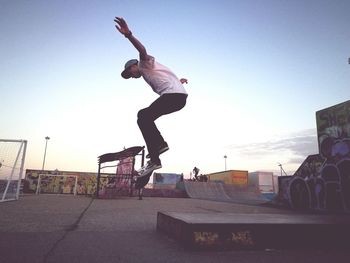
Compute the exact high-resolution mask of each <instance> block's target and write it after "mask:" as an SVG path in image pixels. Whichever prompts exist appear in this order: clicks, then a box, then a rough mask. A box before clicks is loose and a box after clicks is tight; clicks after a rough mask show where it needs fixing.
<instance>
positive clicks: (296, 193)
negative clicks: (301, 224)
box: [288, 101, 350, 212]
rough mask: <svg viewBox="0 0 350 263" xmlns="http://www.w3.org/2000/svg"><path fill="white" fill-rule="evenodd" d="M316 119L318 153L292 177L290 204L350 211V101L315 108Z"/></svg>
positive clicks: (304, 163)
mask: <svg viewBox="0 0 350 263" xmlns="http://www.w3.org/2000/svg"><path fill="white" fill-rule="evenodd" d="M316 122H317V135H318V145H319V154H315V155H310V156H308V157H307V159H306V160H305V161H304V162H303V164H302V165H301V166H300V168H299V169H298V170H297V171H296V173H295V174H294V175H293V177H291V178H290V180H289V187H288V198H289V202H290V205H291V206H292V207H293V208H297V209H317V210H328V211H345V212H350V101H346V102H344V103H341V104H337V105H335V106H333V107H330V108H326V109H323V110H320V111H318V112H316Z"/></svg>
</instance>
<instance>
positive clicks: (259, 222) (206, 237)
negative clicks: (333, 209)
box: [157, 212, 350, 250]
mask: <svg viewBox="0 0 350 263" xmlns="http://www.w3.org/2000/svg"><path fill="white" fill-rule="evenodd" d="M157 229H158V230H159V231H162V232H165V233H166V234H168V235H169V236H170V237H172V238H174V239H176V240H177V241H179V243H180V244H182V245H184V246H185V247H186V248H189V249H202V250H203V249H204V250H208V249H211V250H227V249H233V250H235V249H236V250H237V249H238V250H241V249H282V248H284V249H285V248H288V249H291V248H350V216H334V215H333V216H332V215H322V216H321V215H286V214H237V213H216V214H213V213H179V212H158V217H157Z"/></svg>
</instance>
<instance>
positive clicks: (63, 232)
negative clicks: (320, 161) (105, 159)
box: [0, 195, 350, 263]
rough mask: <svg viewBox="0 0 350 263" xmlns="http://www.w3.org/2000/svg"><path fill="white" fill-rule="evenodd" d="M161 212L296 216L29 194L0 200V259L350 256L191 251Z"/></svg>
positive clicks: (218, 205)
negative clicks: (160, 220) (161, 227)
mask: <svg viewBox="0 0 350 263" xmlns="http://www.w3.org/2000/svg"><path fill="white" fill-rule="evenodd" d="M158 211H166V212H182V213H186V212H190V213H216V214H217V213H222V214H223V215H224V213H248V214H250V213H253V214H276V215H277V214H285V215H289V214H290V215H293V214H296V212H294V211H290V210H286V209H278V208H273V207H268V206H264V205H245V204H237V203H232V202H216V201H207V200H199V199H191V198H155V197H148V198H147V197H145V198H144V199H143V200H138V199H137V197H131V198H129V197H127V198H126V197H125V198H118V199H108V200H107V199H92V198H90V197H84V196H71V195H39V196H36V195H26V196H22V197H21V198H20V200H18V201H13V202H5V203H0V262H1V263H2V262H4V263H5V262H21V263H22V262H40V263H43V262H60V263H61V262H86V263H90V262H103V263H106V262H181V263H184V262H201V263H206V262H215V263H218V262H239V263H245V262H259V263H265V262H266V263H267V262H268V263H273V262H278V263H280V262H283V263H288V262H293V263H295V262H297V263H304V262H318V263H319V262H337V263H339V262H347V263H348V262H350V250H339V249H334V248H333V249H307V248H305V249H283V250H238V251H237V250H236V251H222V252H213V251H191V250H189V249H187V248H186V247H183V246H182V245H181V244H179V243H178V242H176V241H175V240H173V239H171V238H169V237H167V236H166V235H164V234H163V233H160V232H158V231H157V230H156V224H157V212H158ZM286 238H288V237H286Z"/></svg>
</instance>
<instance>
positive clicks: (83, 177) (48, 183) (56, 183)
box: [23, 169, 115, 195]
mask: <svg viewBox="0 0 350 263" xmlns="http://www.w3.org/2000/svg"><path fill="white" fill-rule="evenodd" d="M39 174H41V175H40V193H52V194H73V192H74V187H75V178H76V177H77V189H76V193H77V194H79V195H93V194H95V192H96V187H97V182H96V173H87V172H70V171H47V170H45V171H42V170H33V169H27V170H26V177H25V181H26V184H25V188H24V189H23V191H24V192H25V193H36V192H37V186H38V182H39ZM50 175H54V176H50ZM112 175H114V174H103V178H102V179H101V182H102V187H105V186H106V185H107V183H108V176H112ZM114 176H115V175H114Z"/></svg>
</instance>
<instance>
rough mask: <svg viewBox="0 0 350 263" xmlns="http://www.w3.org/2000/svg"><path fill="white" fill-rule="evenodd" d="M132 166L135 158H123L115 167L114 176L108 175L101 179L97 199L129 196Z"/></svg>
mask: <svg viewBox="0 0 350 263" xmlns="http://www.w3.org/2000/svg"><path fill="white" fill-rule="evenodd" d="M134 164H135V157H127V158H124V159H122V160H120V161H119V162H118V164H117V165H116V174H113V175H108V176H107V177H106V178H103V177H101V181H100V185H101V187H100V191H99V197H101V198H112V197H115V196H128V195H131V194H132V187H131V184H132V178H133V176H134V172H135V171H134ZM101 175H102V174H101Z"/></svg>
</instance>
